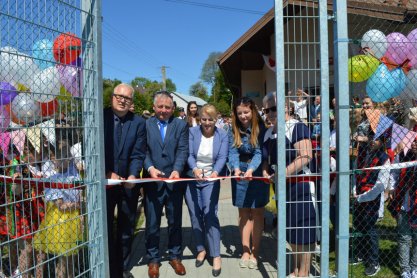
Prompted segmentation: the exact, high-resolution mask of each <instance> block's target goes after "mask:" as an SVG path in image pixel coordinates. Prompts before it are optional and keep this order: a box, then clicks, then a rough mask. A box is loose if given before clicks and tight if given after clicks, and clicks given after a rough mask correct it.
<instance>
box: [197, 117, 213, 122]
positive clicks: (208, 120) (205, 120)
mask: <svg viewBox="0 0 417 278" xmlns="http://www.w3.org/2000/svg"><path fill="white" fill-rule="evenodd" d="M200 121H202V122H214V119H212V118H201V119H200Z"/></svg>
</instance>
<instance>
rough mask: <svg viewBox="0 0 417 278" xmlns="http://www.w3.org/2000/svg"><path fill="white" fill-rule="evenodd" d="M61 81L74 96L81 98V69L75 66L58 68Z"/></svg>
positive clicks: (60, 66)
mask: <svg viewBox="0 0 417 278" xmlns="http://www.w3.org/2000/svg"><path fill="white" fill-rule="evenodd" d="M58 73H59V81H60V82H61V84H62V86H64V88H65V89H66V90H67V91H68V92H70V93H71V94H72V95H73V96H75V97H79V96H80V87H81V69H79V68H77V67H75V66H64V65H59V66H58Z"/></svg>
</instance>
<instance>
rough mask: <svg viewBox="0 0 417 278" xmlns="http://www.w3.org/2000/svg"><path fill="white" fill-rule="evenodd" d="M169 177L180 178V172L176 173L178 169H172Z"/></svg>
mask: <svg viewBox="0 0 417 278" xmlns="http://www.w3.org/2000/svg"><path fill="white" fill-rule="evenodd" d="M169 178H170V179H179V178H180V173H178V171H172V173H171V175H169Z"/></svg>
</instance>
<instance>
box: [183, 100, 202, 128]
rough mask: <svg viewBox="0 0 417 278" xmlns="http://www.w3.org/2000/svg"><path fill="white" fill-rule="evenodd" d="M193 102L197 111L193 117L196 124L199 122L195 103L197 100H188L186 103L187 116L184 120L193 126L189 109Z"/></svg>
mask: <svg viewBox="0 0 417 278" xmlns="http://www.w3.org/2000/svg"><path fill="white" fill-rule="evenodd" d="M193 104H195V105H196V106H197V112H196V113H195V117H194V118H195V121H196V123H197V125H199V124H200V115H199V114H198V105H197V102H195V101H190V102H189V103H188V104H187V117H186V122H187V124H188V126H190V127H192V126H193V117H192V116H191V110H190V108H191V105H193Z"/></svg>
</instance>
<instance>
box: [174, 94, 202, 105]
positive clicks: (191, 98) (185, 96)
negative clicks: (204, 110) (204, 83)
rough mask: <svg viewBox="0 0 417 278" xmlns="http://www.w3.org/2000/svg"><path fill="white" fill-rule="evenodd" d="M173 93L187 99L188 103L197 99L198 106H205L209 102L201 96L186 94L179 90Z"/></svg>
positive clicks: (184, 99)
mask: <svg viewBox="0 0 417 278" xmlns="http://www.w3.org/2000/svg"><path fill="white" fill-rule="evenodd" d="M171 94H173V95H175V96H176V97H178V98H180V99H182V100H183V101H185V102H187V103H188V102H190V101H195V102H196V103H197V105H198V106H203V105H204V104H206V103H207V101H205V100H203V99H201V98H199V97H195V96H190V95H184V94H180V93H178V92H174V93H171Z"/></svg>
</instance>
